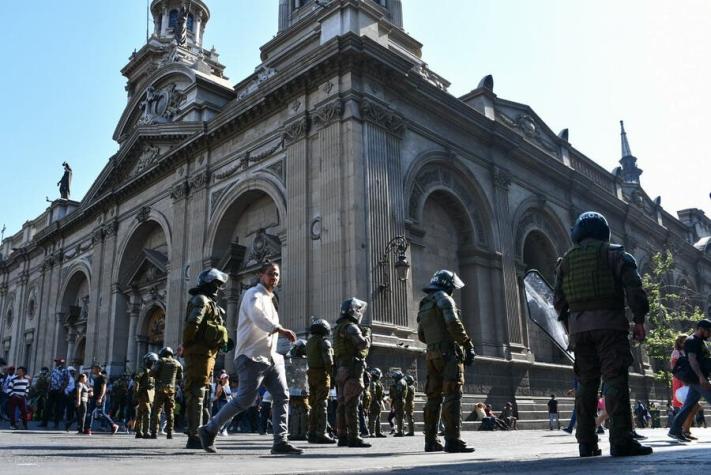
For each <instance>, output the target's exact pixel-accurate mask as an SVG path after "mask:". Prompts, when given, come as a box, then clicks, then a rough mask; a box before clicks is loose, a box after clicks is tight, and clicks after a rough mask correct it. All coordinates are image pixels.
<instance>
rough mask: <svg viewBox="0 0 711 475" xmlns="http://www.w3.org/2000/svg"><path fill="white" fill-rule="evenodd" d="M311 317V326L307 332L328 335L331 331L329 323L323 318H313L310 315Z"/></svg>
mask: <svg viewBox="0 0 711 475" xmlns="http://www.w3.org/2000/svg"><path fill="white" fill-rule="evenodd" d="M312 318H313V319H312V320H311V327H310V328H309V332H310V333H313V334H314V335H323V336H326V335H329V334H330V333H331V325H329V323H328V322H327V321H326V320H324V319H323V318H315V317H312Z"/></svg>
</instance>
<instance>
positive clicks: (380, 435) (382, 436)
mask: <svg viewBox="0 0 711 475" xmlns="http://www.w3.org/2000/svg"><path fill="white" fill-rule="evenodd" d="M375 437H376V438H377V439H387V437H388V436H387V435H385V434H383V433H377V434H375Z"/></svg>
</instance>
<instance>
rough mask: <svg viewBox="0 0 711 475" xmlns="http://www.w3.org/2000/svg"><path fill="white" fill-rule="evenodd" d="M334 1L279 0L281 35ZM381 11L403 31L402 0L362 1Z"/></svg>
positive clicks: (361, 0)
mask: <svg viewBox="0 0 711 475" xmlns="http://www.w3.org/2000/svg"><path fill="white" fill-rule="evenodd" d="M332 1H333V0H279V33H280V34H281V33H283V32H285V31H286V30H288V29H289V28H290V27H291V26H292V25H295V24H296V23H298V22H299V21H300V20H302V19H303V18H305V17H307V16H309V15H311V14H312V13H314V12H316V11H318V10H321V9H323V8H326V7H328V6H329V3H331V2H332ZM360 2H361V3H369V4H371V5H372V6H375V7H376V8H378V9H380V10H381V11H382V13H383V16H384V17H385V19H386V20H387V21H388V22H390V23H391V24H392V25H394V26H396V27H398V28H400V29H402V0H360Z"/></svg>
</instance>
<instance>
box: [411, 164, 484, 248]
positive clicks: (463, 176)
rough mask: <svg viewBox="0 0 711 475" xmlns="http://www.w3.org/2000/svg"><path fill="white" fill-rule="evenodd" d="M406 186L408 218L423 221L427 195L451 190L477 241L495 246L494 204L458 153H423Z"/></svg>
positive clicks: (418, 222)
mask: <svg viewBox="0 0 711 475" xmlns="http://www.w3.org/2000/svg"><path fill="white" fill-rule="evenodd" d="M404 186H405V196H406V197H407V202H406V203H405V206H406V217H407V219H409V220H410V221H412V222H413V223H414V224H416V225H418V224H420V223H422V213H423V209H424V206H425V202H426V200H427V198H428V197H429V196H430V195H431V194H432V193H433V192H434V191H438V190H442V191H447V192H449V193H450V194H451V195H453V196H455V197H456V199H457V200H459V201H460V202H461V203H462V205H463V207H464V209H465V211H466V212H465V214H464V216H465V217H466V219H468V220H469V222H470V223H471V228H472V231H473V237H474V243H475V244H476V245H477V246H479V247H482V248H486V249H491V247H492V246H493V242H494V241H493V233H494V228H493V220H492V216H493V213H492V208H491V205H490V204H489V201H488V199H487V198H486V194H485V193H484V192H483V189H482V187H481V185H480V184H479V182H478V180H477V179H476V178H475V177H474V175H473V174H472V173H471V171H470V170H469V169H467V168H466V167H465V166H464V165H462V164H461V163H459V160H457V159H456V157H455V156H453V155H452V154H448V153H445V152H439V151H429V152H425V153H423V154H421V155H420V156H419V157H418V158H416V159H415V161H414V163H413V165H412V166H411V167H410V170H408V172H407V174H406V179H405V184H404Z"/></svg>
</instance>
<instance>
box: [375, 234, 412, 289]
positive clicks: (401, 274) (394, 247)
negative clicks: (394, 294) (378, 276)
mask: <svg viewBox="0 0 711 475" xmlns="http://www.w3.org/2000/svg"><path fill="white" fill-rule="evenodd" d="M408 247H410V241H409V240H408V239H407V238H406V237H405V236H395V237H394V238H392V239H391V240H390V241H388V243H387V244H386V245H385V250H384V251H383V255H382V256H381V258H380V260H379V261H378V268H381V267H385V268H386V270H385V271H384V273H385V282H383V283H380V284H378V290H379V291H381V292H382V291H384V290H386V289H388V288H389V287H390V284H389V282H388V280H389V279H388V273H387V266H388V264H389V263H390V254H395V256H396V261H395V264H394V267H395V272H396V274H397V279H398V280H399V281H400V282H405V281H407V279H408V278H409V276H410V263H409V262H408V261H407V256H405V252H406V251H407V248H408Z"/></svg>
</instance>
